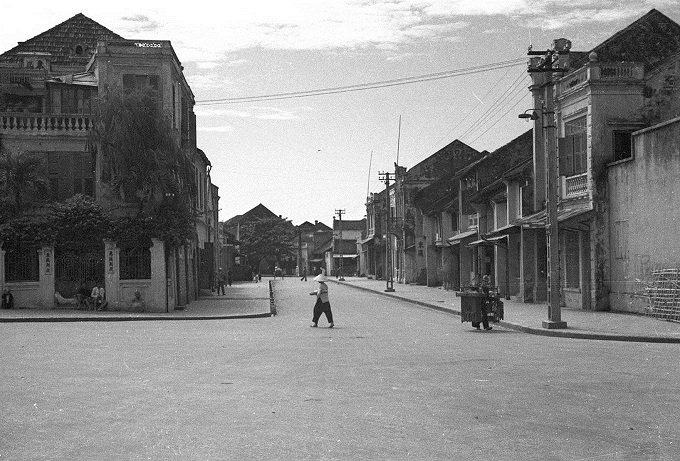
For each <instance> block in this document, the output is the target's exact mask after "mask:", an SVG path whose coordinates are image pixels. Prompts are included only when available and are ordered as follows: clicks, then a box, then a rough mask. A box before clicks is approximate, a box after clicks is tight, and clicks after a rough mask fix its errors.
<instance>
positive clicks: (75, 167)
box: [47, 152, 94, 200]
mask: <svg viewBox="0 0 680 461" xmlns="http://www.w3.org/2000/svg"><path fill="white" fill-rule="evenodd" d="M47 171H48V178H49V184H50V192H51V195H52V198H53V199H54V200H65V199H67V198H69V197H72V196H73V195H75V194H85V195H89V196H90V197H94V162H93V158H92V154H91V153H89V152H50V153H49V154H48V156H47Z"/></svg>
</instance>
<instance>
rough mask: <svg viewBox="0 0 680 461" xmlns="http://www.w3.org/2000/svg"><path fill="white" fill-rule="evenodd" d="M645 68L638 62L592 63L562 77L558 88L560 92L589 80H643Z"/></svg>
mask: <svg viewBox="0 0 680 461" xmlns="http://www.w3.org/2000/svg"><path fill="white" fill-rule="evenodd" d="M643 78H644V68H643V65H642V64H636V63H626V62H624V63H591V64H589V65H588V66H586V67H582V68H580V69H578V70H576V71H574V72H572V73H569V74H567V75H565V76H564V77H563V78H562V79H560V81H559V83H558V85H557V90H558V92H559V94H563V93H566V92H568V91H570V90H572V89H573V88H578V87H580V86H581V85H582V84H584V83H586V82H589V81H599V82H607V81H615V80H619V81H620V80H624V81H625V80H642V79H643Z"/></svg>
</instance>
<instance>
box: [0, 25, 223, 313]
mask: <svg viewBox="0 0 680 461" xmlns="http://www.w3.org/2000/svg"><path fill="white" fill-rule="evenodd" d="M138 90H142V91H145V92H149V94H152V95H153V98H154V101H155V103H156V104H158V107H159V109H160V111H161V113H162V114H164V115H165V116H166V117H167V121H168V125H169V129H170V130H171V136H172V138H173V139H174V142H176V144H177V146H179V148H181V151H182V154H183V155H184V156H185V157H186V159H188V161H189V163H190V164H192V167H193V169H194V172H193V173H194V175H195V179H196V190H195V196H193V197H191V198H190V206H191V209H192V213H194V214H195V215H196V216H197V219H196V221H195V228H196V229H195V235H194V237H193V238H192V239H190V240H189V241H187V242H186V243H185V244H183V245H182V246H181V247H177V248H172V249H170V248H165V245H164V244H163V242H161V241H155V242H154V244H153V246H151V247H149V248H146V249H143V250H138V249H136V248H131V247H127V246H120V244H121V242H102V243H101V246H100V245H95V247H94V248H91V251H90V252H89V253H88V254H86V255H83V254H82V252H79V251H76V250H77V246H78V243H77V236H74V242H73V245H72V246H73V248H67V247H57V248H53V250H48V249H46V248H39V249H36V250H35V251H37V253H38V259H40V261H41V268H40V270H39V271H38V273H37V274H31V275H30V276H28V277H27V276H25V275H24V276H20V275H19V276H18V278H15V279H13V277H10V279H5V280H4V281H3V283H4V284H5V285H6V286H8V287H10V288H11V289H13V290H16V291H19V292H21V293H22V294H21V295H20V296H19V298H20V299H21V300H25V301H22V302H23V303H24V305H25V306H26V307H32V306H36V305H40V306H51V305H53V299H54V294H55V292H59V293H60V295H61V296H65V297H68V296H70V295H72V294H73V291H74V288H75V286H76V284H78V283H80V281H81V280H82V281H83V283H90V284H101V283H103V282H106V283H105V284H106V292H107V300H108V301H109V304H110V305H111V306H112V307H113V308H125V306H126V304H129V302H128V301H129V300H131V299H132V298H133V294H134V292H135V291H140V292H141V293H142V296H143V297H144V298H145V302H146V305H147V307H148V308H149V310H156V311H167V310H171V309H174V308H181V307H182V306H184V305H186V304H187V303H189V302H190V301H191V300H193V299H196V297H197V296H198V294H199V288H200V287H201V286H205V285H206V283H205V280H206V278H207V274H208V272H209V271H212V267H211V266H213V265H214V261H215V260H216V255H217V253H216V251H217V250H216V247H215V245H214V242H215V238H216V235H217V232H216V231H217V222H218V220H217V219H216V217H215V213H216V212H217V210H218V209H219V208H218V206H217V203H216V201H217V199H218V197H217V190H216V188H215V187H214V186H213V185H212V184H211V183H210V175H209V171H210V162H209V160H208V158H207V157H206V156H205V154H204V153H203V152H202V151H200V150H199V149H198V148H197V146H196V118H195V116H194V113H193V106H194V96H193V93H192V92H191V88H190V87H189V85H188V83H187V81H186V79H185V77H184V74H183V67H182V65H181V63H180V61H179V59H178V57H177V56H176V54H175V52H174V49H173V48H172V45H171V43H170V42H169V41H167V40H126V39H124V38H123V37H121V36H119V35H118V34H116V33H114V32H112V31H110V30H108V29H106V28H105V27H103V26H101V25H100V24H98V23H96V22H95V21H93V20H91V19H90V18H88V17H86V16H84V15H82V14H78V15H76V16H74V17H72V18H70V19H68V20H67V21H64V22H63V23H61V24H59V25H57V26H55V27H54V28H52V29H50V30H48V31H46V32H44V33H42V34H40V35H38V36H36V37H34V38H32V39H29V40H27V41H25V42H20V43H19V44H18V45H17V46H16V47H15V48H13V49H11V50H9V51H7V52H5V53H3V54H2V55H0V136H2V143H3V146H4V148H5V151H6V152H7V155H18V154H19V153H28V154H30V155H31V156H32V157H34V158H37V159H39V160H40V162H41V166H40V168H39V173H40V176H41V177H42V179H43V180H44V183H45V184H47V185H48V186H47V187H46V188H44V189H42V190H40V188H38V189H37V192H36V193H35V195H34V196H31V197H28V198H29V202H30V207H31V208H32V210H31V211H29V213H34V214H35V213H39V212H40V207H41V206H44V205H45V204H47V203H51V202H55V201H63V200H65V199H68V198H70V197H72V196H75V195H78V194H83V195H87V196H90V197H92V198H94V199H95V200H96V201H97V202H98V203H99V204H100V205H101V206H102V207H103V208H104V209H105V210H106V211H107V212H108V213H110V214H111V215H112V216H114V217H121V216H130V215H132V214H133V213H134V212H135V211H136V210H134V207H133V206H131V204H130V203H129V202H128V201H127V200H125V199H121V197H120V195H119V194H118V193H117V192H118V191H117V190H116V188H115V187H112V182H111V178H108V177H107V170H106V168H105V166H104V165H105V162H106V161H107V159H106V158H105V157H104V154H103V150H102V149H101V148H99V147H101V146H97V144H96V143H93V141H92V139H93V138H92V136H91V135H92V130H93V129H94V124H95V122H96V112H97V108H98V103H99V101H100V100H103V99H104V98H105V97H106V96H110V95H122V94H127V93H129V92H132V91H138ZM13 243H16V242H3V245H4V247H5V248H6V249H7V248H9V247H11V246H12V244H13ZM140 251H141V253H140ZM30 252H31V254H32V252H33V250H30ZM48 252H49V257H50V259H52V261H50V264H51V266H54V273H53V272H52V271H49V272H46V270H47V268H46V267H47V266H46V265H47V258H48ZM12 257H14V255H13V256H12ZM74 258H75V259H79V260H80V261H81V262H82V261H86V260H87V261H90V262H91V264H89V263H88V264H89V266H88V267H90V270H88V271H87V273H78V271H75V272H74V270H73V268H69V267H66V266H64V265H63V264H62V263H63V262H64V261H68V260H73V259H74ZM132 260H136V262H137V263H139V264H141V266H142V267H140V268H139V270H137V271H132V272H130V271H128V270H127V269H126V267H127V265H128V263H129V262H130V261H132ZM140 261H141V262H140ZM5 265H8V259H7V258H6V259H5ZM43 266H45V267H43ZM133 272H137V273H136V274H135V273H133ZM69 274H70V275H69ZM5 275H8V274H7V271H5ZM12 275H14V274H12ZM36 277H37V280H36ZM50 277H51V278H53V279H55V280H54V281H50V280H49V279H50ZM27 278H28V279H29V280H27ZM166 278H167V279H171V280H172V283H169V284H168V283H166V281H165V280H166ZM36 283H37V284H36ZM60 290H61V291H60ZM19 304H20V305H21V302H20V303H19Z"/></svg>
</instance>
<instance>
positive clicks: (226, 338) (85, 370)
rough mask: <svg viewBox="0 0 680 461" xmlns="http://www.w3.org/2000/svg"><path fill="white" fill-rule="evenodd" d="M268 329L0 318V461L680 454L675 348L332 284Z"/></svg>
mask: <svg viewBox="0 0 680 461" xmlns="http://www.w3.org/2000/svg"><path fill="white" fill-rule="evenodd" d="M314 287H315V283H314V282H312V281H311V279H310V281H309V282H299V280H298V279H295V278H287V279H285V280H284V281H277V282H276V296H277V308H278V316H276V317H273V318H265V319H242V320H205V321H158V322H148V321H147V322H123V323H82V324H78V323H38V324H36V323H26V324H0V347H2V355H1V356H0V373H1V375H0V389H1V390H2V396H3V397H2V413H1V416H0V460H2V459H87V460H92V459H98V460H121V459H159V460H164V459H182V460H186V459H197V460H220V459H370V460H375V459H418V460H420V459H461V460H467V459H469V460H492V459H495V460H574V461H576V460H597V461H602V460H674V459H678V458H680V435H679V431H680V430H679V429H678V425H677V421H678V420H680V385H679V384H678V383H680V367H679V366H678V365H679V364H680V359H679V358H678V357H680V354H679V353H678V351H679V349H678V347H677V345H667V344H646V343H621V342H606V341H588V340H575V339H559V338H551V337H541V336H534V335H526V334H523V333H519V332H514V331H508V330H503V329H499V328H494V330H493V331H491V332H483V331H482V332H478V331H473V330H471V329H470V326H469V324H461V323H460V318H459V317H456V316H452V315H447V314H443V313H439V312H435V311H431V310H428V309H426V308H420V307H416V306H413V305H410V304H406V303H402V302H400V301H395V300H390V299H387V298H384V297H381V296H379V295H374V294H370V293H365V292H361V291H357V290H353V289H351V288H344V287H339V286H337V285H335V284H330V296H331V303H332V305H333V311H334V315H335V317H336V318H335V321H336V328H334V329H332V330H331V329H327V328H323V327H325V326H326V323H325V319H323V318H322V320H321V321H320V322H319V325H320V327H321V328H318V329H314V328H310V327H309V326H308V325H309V324H310V318H311V310H312V304H313V301H314V299H313V297H312V296H309V295H308V293H309V292H310V291H311V290H312V289H313V288H314Z"/></svg>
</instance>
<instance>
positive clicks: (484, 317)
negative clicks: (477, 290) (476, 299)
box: [472, 297, 491, 330]
mask: <svg viewBox="0 0 680 461" xmlns="http://www.w3.org/2000/svg"><path fill="white" fill-rule="evenodd" d="M489 302H491V299H490V298H488V297H486V298H484V300H483V301H482V325H484V329H485V330H487V329H488V328H489V317H488V316H487V312H489ZM472 326H473V327H475V328H479V322H472Z"/></svg>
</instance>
